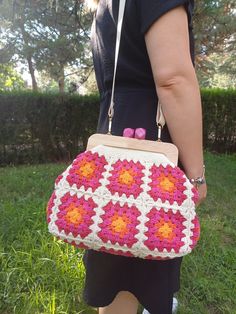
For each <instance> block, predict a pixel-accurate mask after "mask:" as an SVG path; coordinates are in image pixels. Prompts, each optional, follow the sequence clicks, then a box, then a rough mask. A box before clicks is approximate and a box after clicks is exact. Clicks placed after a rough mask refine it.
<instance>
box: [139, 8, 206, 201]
mask: <svg viewBox="0 0 236 314" xmlns="http://www.w3.org/2000/svg"><path fill="white" fill-rule="evenodd" d="M145 41H146V46H147V51H148V54H149V58H150V62H151V66H152V71H153V76H154V79H155V84H156V89H157V94H158V97H159V99H160V102H161V104H162V110H163V113H164V116H165V118H166V123H167V125H168V129H169V132H170V135H171V138H172V141H173V143H175V144H176V146H177V147H178V149H179V158H180V160H181V162H182V164H183V166H184V169H185V172H186V175H187V176H188V177H189V178H196V177H199V176H201V175H202V171H203V163H204V161H203V147H202V146H203V144H202V109H201V97H200V91H199V85H198V81H197V78H196V73H195V70H194V67H193V64H192V61H191V56H190V48H189V33H188V20H187V13H186V11H185V9H184V7H182V6H179V7H177V8H174V9H172V10H170V11H169V12H167V13H166V14H164V15H163V16H162V17H160V18H159V19H158V20H157V21H156V22H155V23H154V24H153V25H152V26H151V27H150V29H149V30H148V31H147V33H146V34H145ZM199 194H200V201H201V200H203V199H204V198H205V197H206V185H205V184H204V185H202V186H201V187H200V188H199Z"/></svg>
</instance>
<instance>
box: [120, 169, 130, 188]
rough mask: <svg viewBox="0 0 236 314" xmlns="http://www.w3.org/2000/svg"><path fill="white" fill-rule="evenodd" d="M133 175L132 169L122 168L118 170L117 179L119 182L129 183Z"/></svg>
mask: <svg viewBox="0 0 236 314" xmlns="http://www.w3.org/2000/svg"><path fill="white" fill-rule="evenodd" d="M133 175H134V173H133V171H132V170H131V169H130V170H126V169H124V168H123V169H122V170H121V171H120V175H119V179H118V181H119V182H120V183H123V184H127V185H131V184H133V182H134V178H133Z"/></svg>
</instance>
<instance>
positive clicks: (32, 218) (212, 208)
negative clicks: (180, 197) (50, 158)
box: [0, 153, 236, 314]
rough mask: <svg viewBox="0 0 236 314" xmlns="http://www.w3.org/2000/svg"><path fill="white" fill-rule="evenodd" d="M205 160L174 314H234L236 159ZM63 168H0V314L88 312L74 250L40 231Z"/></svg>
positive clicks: (80, 267) (79, 254)
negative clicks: (196, 235)
mask: <svg viewBox="0 0 236 314" xmlns="http://www.w3.org/2000/svg"><path fill="white" fill-rule="evenodd" d="M205 161H206V175H207V181H208V197H207V200H206V201H205V202H204V203H203V204H202V205H201V206H200V207H199V208H198V209H197V212H198V215H199V217H200V222H201V239H200V241H199V244H198V246H197V248H196V249H195V250H194V251H193V253H191V254H190V255H188V256H186V257H185V258H184V260H183V264H182V272H181V290H180V292H179V293H178V299H179V302H180V310H179V312H178V313H179V314H205V313H209V314H218V313H219V314H220V313H222V314H236V156H235V155H234V156H227V155H213V154H210V153H206V154H205ZM65 167H66V165H65V164H46V165H37V166H20V167H7V168H1V169H0V314H11V313H17V314H18V313H23V314H27V313H30V314H31V313H32V314H54V313H55V314H63V313H67V314H72V313H86V314H92V313H96V311H95V310H94V309H91V308H89V307H87V306H86V304H84V303H83V300H82V288H83V280H84V268H83V264H82V260H81V257H82V251H81V250H76V249H74V248H73V247H71V246H69V245H67V244H65V243H61V242H60V241H56V240H54V239H53V237H51V236H50V234H48V232H47V225H46V222H45V207H46V203H47V201H48V199H49V197H50V194H51V192H52V188H53V182H54V179H55V178H56V176H57V175H58V174H59V173H61V172H62V171H63V170H64V169H65ZM157 298H158V295H157ZM121 314H122V313H121Z"/></svg>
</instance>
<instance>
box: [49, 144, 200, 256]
mask: <svg viewBox="0 0 236 314" xmlns="http://www.w3.org/2000/svg"><path fill="white" fill-rule="evenodd" d="M197 199H198V192H197V190H196V188H195V187H194V186H193V185H192V183H191V182H190V181H189V180H188V178H187V177H186V176H185V174H184V172H183V171H182V170H181V169H180V168H179V167H177V166H175V165H174V164H173V163H171V162H170V161H169V160H168V159H167V158H166V157H165V156H164V155H163V154H160V153H150V152H148V153H147V152H144V151H138V150H130V149H129V150H127V149H123V148H114V147H112V148H110V147H108V146H104V145H98V146H96V147H95V148H93V149H91V150H87V151H85V152H83V153H81V154H79V155H78V156H77V157H76V158H75V159H74V160H73V163H72V164H71V165H70V166H69V167H68V168H67V169H66V170H65V171H64V172H63V173H62V174H61V175H59V176H58V177H57V179H56V181H55V189H54V192H53V194H52V196H51V198H50V200H49V202H48V205H47V221H48V227H49V231H50V232H51V233H52V234H53V235H54V236H56V237H58V238H60V239H62V240H64V241H66V242H68V243H71V244H73V245H75V246H78V247H81V248H87V249H94V250H99V251H105V252H108V253H111V254H118V255H124V256H135V257H140V258H147V259H167V258H175V257H179V256H183V255H186V254H188V253H190V252H191V251H192V249H193V248H194V247H195V246H196V244H197V242H198V240H199V236H200V225H199V220H198V217H197V215H196V212H195V204H196V201H197Z"/></svg>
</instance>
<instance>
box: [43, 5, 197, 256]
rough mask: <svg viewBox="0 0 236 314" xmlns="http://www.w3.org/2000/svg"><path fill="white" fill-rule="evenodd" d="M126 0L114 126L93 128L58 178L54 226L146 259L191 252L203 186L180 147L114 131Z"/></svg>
mask: <svg viewBox="0 0 236 314" xmlns="http://www.w3.org/2000/svg"><path fill="white" fill-rule="evenodd" d="M124 7H125V1H124V0H121V1H120V7H119V16H118V26H117V39H116V55H115V67H114V77H113V86H112V97H111V104H110V108H109V112H108V115H109V130H108V134H93V135H92V136H91V137H90V138H89V140H88V145H87V149H86V151H85V152H83V153H81V154H79V155H78V156H77V157H76V158H75V159H74V160H73V162H72V164H71V165H70V166H69V167H67V169H66V170H65V171H64V172H63V173H62V174H60V175H59V176H58V177H57V179H56V181H55V189H54V191H53V193H52V195H51V197H50V200H49V202H48V205H47V221H48V227H49V232H51V233H52V234H53V235H54V236H56V237H58V238H60V239H62V240H64V241H66V242H68V243H70V244H72V245H75V246H77V247H80V248H85V249H94V250H99V251H105V252H108V253H111V254H118V255H124V256H135V257H140V258H146V259H168V258H175V257H179V256H183V255H186V254H188V253H190V252H191V251H192V249H193V248H194V247H195V246H196V244H197V241H198V239H199V235H200V226H199V220H198V217H197V215H196V212H195V204H196V201H197V199H198V192H197V189H196V188H195V187H194V186H193V185H192V183H191V182H190V180H189V179H188V178H187V177H186V175H185V174H184V172H183V171H182V170H181V169H180V168H179V167H178V166H177V160H178V150H177V147H176V146H175V145H173V144H171V143H163V142H161V141H160V136H161V128H162V127H163V125H164V124H165V120H164V116H163V114H162V111H161V106H160V104H159V105H158V110H157V123H158V128H159V132H158V139H159V141H149V140H144V139H141V140H140V139H136V138H126V137H121V136H115V135H111V126H112V118H113V114H114V110H113V107H114V102H113V99H114V86H115V74H116V67H117V59H118V51H119V43H120V34H121V27H122V20H123V15H124Z"/></svg>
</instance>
